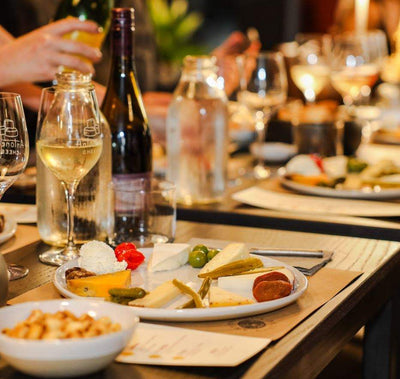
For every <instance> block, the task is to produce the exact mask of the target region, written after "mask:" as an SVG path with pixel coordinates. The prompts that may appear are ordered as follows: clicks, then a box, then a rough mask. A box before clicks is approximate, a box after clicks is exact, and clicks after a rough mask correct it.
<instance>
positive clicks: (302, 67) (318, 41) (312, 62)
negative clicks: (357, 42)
mask: <svg viewBox="0 0 400 379" xmlns="http://www.w3.org/2000/svg"><path fill="white" fill-rule="evenodd" d="M296 41H297V43H298V44H299V45H298V48H297V56H296V59H295V62H294V64H293V65H292V66H291V67H290V74H291V76H292V79H293V81H294V83H295V84H296V86H297V87H298V88H299V89H300V91H301V92H303V95H304V97H305V99H306V102H307V103H314V102H315V100H316V98H317V96H318V94H319V93H320V92H321V91H322V90H323V89H324V87H325V86H326V85H327V84H328V83H329V79H330V67H329V65H328V57H327V52H328V51H329V46H330V41H331V38H330V36H329V35H327V34H298V35H296Z"/></svg>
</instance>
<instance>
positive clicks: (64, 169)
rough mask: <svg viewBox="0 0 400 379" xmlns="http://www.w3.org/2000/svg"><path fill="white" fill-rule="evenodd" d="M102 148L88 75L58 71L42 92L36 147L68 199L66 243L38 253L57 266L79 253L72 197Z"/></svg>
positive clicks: (95, 103) (94, 99)
mask: <svg viewBox="0 0 400 379" xmlns="http://www.w3.org/2000/svg"><path fill="white" fill-rule="evenodd" d="M102 147H103V140H102V133H101V130H100V121H99V109H98V104H97V99H96V95H95V93H94V87H93V85H92V84H91V78H90V76H89V75H84V74H81V73H78V72H72V73H70V72H68V73H60V74H57V86H55V87H51V88H45V89H43V92H42V98H41V103H40V109H39V115H38V129H37V135H36V148H37V151H38V154H39V157H40V159H41V160H42V162H43V164H44V165H45V166H47V167H48V168H49V170H50V171H51V172H52V173H53V174H54V175H55V177H56V178H57V179H58V180H60V181H61V183H62V185H63V187H64V190H65V196H66V202H67V210H66V215H67V244H66V246H65V247H64V248H63V249H62V250H58V251H57V250H56V251H54V250H48V251H45V252H43V253H42V254H40V255H39V259H40V261H41V262H43V263H48V264H51V265H56V266H59V265H61V264H63V263H64V262H66V261H69V260H71V259H75V258H77V257H78V256H79V251H78V248H77V246H76V245H75V243H74V238H73V237H74V234H73V229H74V223H73V221H74V220H73V200H74V194H75V190H76V188H77V186H78V184H79V181H80V180H81V179H82V178H83V177H84V176H85V175H86V174H87V173H88V172H89V171H90V170H91V169H92V167H93V166H94V165H95V164H96V162H97V161H98V159H99V158H100V155H101V151H102Z"/></svg>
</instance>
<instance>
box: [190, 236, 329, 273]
mask: <svg viewBox="0 0 400 379" xmlns="http://www.w3.org/2000/svg"><path fill="white" fill-rule="evenodd" d="M231 242H232V241H223V240H214V239H204V238H192V239H190V240H189V241H188V243H189V244H190V245H192V246H194V245H198V244H204V245H206V246H212V247H214V248H217V249H222V248H224V247H225V246H226V245H228V244H229V243H231ZM245 245H246V246H247V247H248V248H249V249H250V248H253V247H257V248H260V249H266V248H268V247H271V246H265V245H260V244H257V246H254V244H252V243H245ZM255 255H259V254H255ZM263 256H264V257H269V258H275V259H277V260H278V261H281V262H283V263H286V264H288V265H290V266H293V267H295V268H297V269H298V270H299V271H300V272H302V273H303V274H304V275H308V276H310V275H314V274H315V273H316V272H317V271H318V270H319V269H321V268H322V267H324V266H325V265H326V264H327V263H328V262H329V261H330V260H332V256H333V251H328V250H327V251H324V252H323V256H322V257H321V258H310V257H288V256H279V255H274V256H267V255H263Z"/></svg>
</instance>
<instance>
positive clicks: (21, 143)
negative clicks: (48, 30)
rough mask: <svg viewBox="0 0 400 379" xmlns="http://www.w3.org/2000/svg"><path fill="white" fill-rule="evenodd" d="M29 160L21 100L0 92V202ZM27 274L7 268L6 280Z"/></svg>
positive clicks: (14, 95) (20, 268)
mask: <svg viewBox="0 0 400 379" xmlns="http://www.w3.org/2000/svg"><path fill="white" fill-rule="evenodd" d="M28 157H29V139H28V131H27V128H26V122H25V114H24V108H23V106H22V100H21V96H20V95H18V94H16V93H9V92H0V199H1V197H2V196H3V194H4V192H6V190H7V189H8V188H9V187H10V186H11V185H12V184H13V183H14V182H15V181H16V180H17V178H18V177H19V176H20V175H21V174H22V172H23V171H24V170H25V167H26V163H27V162H28ZM28 272H29V270H28V269H27V268H26V267H24V266H20V265H15V264H10V265H9V266H8V273H9V280H15V279H20V278H23V277H24V276H26V275H27V274H28Z"/></svg>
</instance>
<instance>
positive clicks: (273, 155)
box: [250, 142, 297, 162]
mask: <svg viewBox="0 0 400 379" xmlns="http://www.w3.org/2000/svg"><path fill="white" fill-rule="evenodd" d="M250 152H251V154H252V155H254V156H255V157H257V158H262V159H264V160H266V161H269V162H283V161H287V160H288V159H289V158H291V157H293V156H294V155H295V154H296V152H297V150H296V146H294V145H290V144H288V143H283V142H265V143H263V144H262V145H261V147H260V145H259V144H258V143H253V144H252V145H250Z"/></svg>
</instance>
